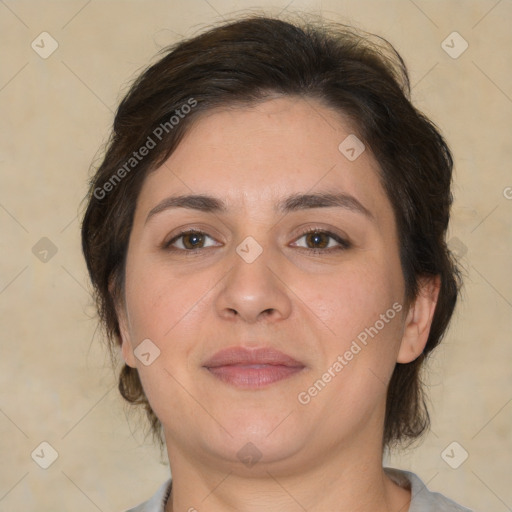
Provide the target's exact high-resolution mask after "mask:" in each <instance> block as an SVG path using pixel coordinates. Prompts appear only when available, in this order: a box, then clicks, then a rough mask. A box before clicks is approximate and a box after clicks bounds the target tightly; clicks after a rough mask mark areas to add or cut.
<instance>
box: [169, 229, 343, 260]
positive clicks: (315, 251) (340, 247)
mask: <svg viewBox="0 0 512 512" xmlns="http://www.w3.org/2000/svg"><path fill="white" fill-rule="evenodd" d="M190 234H194V235H206V236H207V237H208V238H212V237H210V236H209V235H208V234H207V233H205V232H204V231H201V230H198V229H187V230H184V231H181V232H180V233H178V234H177V235H176V236H174V237H173V238H172V239H171V240H169V241H168V242H165V243H164V244H163V249H165V250H167V251H171V252H182V253H185V254H186V255H187V256H195V255H196V254H197V253H198V252H199V251H200V250H201V249H208V247H199V248H197V249H177V248H175V247H172V244H173V243H175V242H176V241H177V240H179V239H180V238H182V237H184V236H185V235H190ZM309 234H319V235H327V236H328V237H329V238H331V239H333V240H334V241H336V242H337V243H338V244H339V245H338V246H336V247H329V248H323V249H318V248H316V249H310V248H308V247H299V249H305V250H306V251H309V252H311V253H313V254H321V253H324V254H325V253H331V252H334V251H344V250H347V249H350V248H351V247H352V244H351V243H350V242H348V241H347V240H345V239H343V238H341V237H340V236H339V235H337V234H335V233H332V232H331V231H327V230H324V229H320V228H312V229H308V230H306V231H303V232H302V233H301V234H300V235H299V236H298V237H297V238H296V239H295V242H297V241H298V240H300V239H301V238H303V237H304V236H306V235H309ZM327 245H329V242H328V244H327Z"/></svg>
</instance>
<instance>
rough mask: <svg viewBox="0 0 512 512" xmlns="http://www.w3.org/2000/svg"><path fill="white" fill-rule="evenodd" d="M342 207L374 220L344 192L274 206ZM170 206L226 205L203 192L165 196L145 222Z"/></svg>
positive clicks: (213, 209) (296, 197) (214, 208)
mask: <svg viewBox="0 0 512 512" xmlns="http://www.w3.org/2000/svg"><path fill="white" fill-rule="evenodd" d="M333 207H335V208H344V209H346V210H350V211H352V212H355V213H359V214H362V215H364V216H365V217H367V218H368V219H370V220H375V218H374V216H373V214H372V213H371V212H370V210H368V209H367V208H366V207H365V206H363V205H362V204H361V202H360V201H358V200H357V199H356V198H355V197H354V196H352V195H350V194H345V193H337V194H333V193H328V192H316V193H313V194H292V195H290V196H288V197H286V198H284V199H282V200H281V201H279V203H278V204H277V206H276V210H277V211H279V212H281V213H288V212H294V211H299V210H307V209H311V208H333ZM172 208H187V209H191V210H198V211H201V212H205V213H225V212H227V211H228V207H227V205H226V203H225V202H224V201H222V200H221V199H218V198H216V197H213V196H208V195H204V194H191V195H180V196H171V197H167V198H165V199H164V200H162V201H160V202H159V203H158V204H157V205H156V206H155V207H154V208H153V209H152V210H151V211H150V212H149V213H148V216H147V217H146V221H145V223H147V222H148V221H149V220H150V218H151V217H154V216H155V215H157V214H158V213H161V212H163V211H166V210H170V209H172Z"/></svg>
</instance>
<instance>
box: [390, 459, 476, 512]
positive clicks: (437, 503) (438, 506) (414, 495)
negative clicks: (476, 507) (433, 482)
mask: <svg viewBox="0 0 512 512" xmlns="http://www.w3.org/2000/svg"><path fill="white" fill-rule="evenodd" d="M384 471H385V472H386V474H387V475H388V476H389V477H390V478H391V479H392V480H393V481H395V482H396V483H397V484H398V485H400V486H401V487H407V488H409V489H410V490H411V505H410V508H409V512H473V511H472V510H470V509H469V508H465V507H463V506H461V505H459V504H457V503H455V502H454V501H452V500H450V499H448V498H447V497H446V496H443V495H442V494H439V493H438V492H432V491H430V490H429V489H428V487H427V486H426V485H425V484H424V483H423V482H422V480H421V479H420V478H419V477H418V476H417V475H416V474H415V473H412V472H410V471H403V470H400V469H394V468H384Z"/></svg>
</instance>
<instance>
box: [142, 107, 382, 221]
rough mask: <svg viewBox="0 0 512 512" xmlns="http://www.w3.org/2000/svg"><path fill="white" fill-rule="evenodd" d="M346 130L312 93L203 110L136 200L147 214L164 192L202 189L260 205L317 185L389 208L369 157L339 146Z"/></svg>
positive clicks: (234, 204)
mask: <svg viewBox="0 0 512 512" xmlns="http://www.w3.org/2000/svg"><path fill="white" fill-rule="evenodd" d="M353 132H354V130H353V129H352V128H351V126H350V125H349V123H348V122H347V121H346V120H345V119H344V118H343V117H342V116H341V115H340V114H339V113H337V112H335V111H333V110H331V109H329V108H328V107H326V106H324V105H323V104H322V103H320V102H319V101H318V100H314V99H311V98H308V99H307V100H306V99H304V98H298V97H280V98H274V99H270V100H266V101H263V102H261V103H258V104H256V105H252V106H230V107H225V108H217V109H215V110H211V111H208V112H207V113H206V114H202V116H201V117H199V118H198V119H196V121H195V122H194V124H193V125H191V127H190V128H189V130H188V132H187V133H186V135H185V137H184V138H183V140H182V141H181V142H180V144H179V145H178V147H177V148H176V150H175V151H174V152H173V154H172V155H171V156H170V157H169V159H168V160H167V162H165V164H164V165H163V166H161V167H160V168H159V169H157V170H156V171H154V172H153V173H151V174H150V175H149V176H148V177H147V179H146V180H145V183H144V186H143V188H142V190H141V193H140V197H139V201H138V204H139V205H140V207H141V209H143V210H146V213H147V211H148V210H149V209H151V208H152V207H154V205H155V203H157V202H159V201H161V200H163V199H165V198H166V197H167V196H169V195H170V194H173V195H174V194H208V195H211V196H215V197H219V198H222V200H223V201H224V202H225V203H226V204H227V205H228V206H230V207H231V208H233V209H234V210H235V209H241V208H255V209H256V208H257V209H262V208H265V204H266V203H268V205H269V206H271V203H275V202H278V201H279V199H280V198H282V197H285V196H289V195H290V194H293V193H305V192H314V191H316V190H321V191H324V192H325V191H332V192H342V193H346V194H351V195H353V196H355V197H356V198H357V199H358V200H359V201H360V202H362V203H363V204H364V205H365V206H366V207H367V208H368V209H369V210H371V211H372V212H373V213H374V214H376V215H379V214H385V213H386V210H389V209H390V205H389V202H388V200H387V198H386V196H385V193H384V191H383V189H382V187H381V184H380V180H379V169H378V165H377V163H376V162H375V160H374V158H373V156H372V155H371V154H370V152H369V151H366V150H365V151H363V152H362V153H361V154H360V156H359V157H357V158H356V159H355V160H353V161H351V160H349V159H348V158H347V157H346V156H345V154H344V153H343V152H342V151H340V144H342V147H343V141H345V140H347V137H349V139H348V140H349V141H351V140H353V139H351V138H350V137H352V138H353V137H354V135H355V134H354V133H353ZM388 213H389V212H388Z"/></svg>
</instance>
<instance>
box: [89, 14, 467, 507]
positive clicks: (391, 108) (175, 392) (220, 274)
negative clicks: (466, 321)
mask: <svg viewBox="0 0 512 512" xmlns="http://www.w3.org/2000/svg"><path fill="white" fill-rule="evenodd" d="M408 97H409V81H408V76H407V71H406V68H405V65H404V63H403V61H402V59H401V58H400V56H399V55H398V54H397V53H396V51H395V50H394V49H393V48H392V46H391V45H390V44H389V43H387V42H386V41H385V40H383V39H380V38H376V37H372V36H370V35H368V34H363V35H360V34H359V33H356V32H355V31H354V30H353V29H349V28H347V27H345V26H341V25H335V24H333V25H329V26H327V25H325V24H323V25H320V24H317V23H300V24H292V23H288V22H284V21H281V20H278V19H272V18H266V17H257V16H251V17H248V18H245V19H238V20H236V21H234V22H228V23H225V24H224V25H222V26H219V27H216V28H214V29H211V30H209V31H208V32H205V33H203V34H201V35H199V36H197V37H194V38H192V39H189V40H186V41H183V42H181V43H179V44H177V45H175V46H174V47H173V48H170V49H168V50H167V52H166V55H165V56H164V57H162V58H161V59H160V60H159V61H158V62H156V63H155V64H154V65H152V66H151V67H149V68H148V69H147V70H146V71H145V72H144V73H143V74H142V75H141V76H140V77H139V78H138V79H137V80H136V82H135V83H134V84H133V86H132V87H131V90H130V91H129V93H128V94H127V95H126V97H125V98H124V99H123V101H122V102H121V104H120V106H119V109H118V111H117V114H116V118H115V121H114V128H113V134H112V137H111V140H110V143H109V145H108V148H107V151H106V154H105V157H104V160H103V162H102V164H101V166H100V167H99V169H98V171H97V172H96V174H95V176H94V177H93V179H92V181H91V187H90V194H89V198H88V206H87V211H86V213H85V216H84V220H83V225H82V244H83V251H84V255H85V259H86V261H87V265H88V270H89V273H90V277H91V280H92V283H93V285H94V287H95V290H96V294H97V300H98V309H99V313H100V317H101V319H102V321H103V323H104V326H105V328H106V332H107V334H108V337H109V340H110V342H111V347H112V348H113V349H115V348H117V347H120V348H121V353H122V357H123V359H124V362H125V364H124V367H123V369H122V371H121V373H120V379H119V389H120V391H121V393H122V395H123V396H124V397H125V398H126V399H127V400H128V401H129V402H131V403H134V404H140V405H142V406H143V407H145V408H146V411H147V414H148V417H149V420H150V422H151V425H152V428H153V432H154V433H155V435H156V436H157V437H160V436H161V437H160V438H163V439H164V440H165V445H166V448H167V453H168V457H169V463H170V467H171V472H172V485H171V480H169V481H168V482H165V483H164V484H163V485H162V486H161V487H160V489H159V490H158V491H157V493H156V494H155V495H154V496H153V498H152V499H151V500H149V501H148V502H146V503H144V504H141V505H140V506H139V507H136V508H134V509H132V511H142V510H144V511H147V512H150V511H151V512H153V511H154V512H163V511H165V512H171V511H174V512H184V511H189V512H191V511H194V510H197V511H202V510H208V511H209V512H214V511H231V510H233V511H234V510H236V511H244V512H252V511H261V510H266V511H269V512H270V511H274V510H276V511H280V512H287V511H300V510H307V511H309V512H315V511H322V512H325V511H333V512H334V511H336V512H343V511H356V510H357V511H361V512H366V511H368V512H369V511H372V512H381V511H382V512H384V511H396V512H398V511H407V510H409V511H410V512H420V511H421V512H423V511H430V510H436V511H443V510H460V511H463V510H468V509H465V508H463V507H461V506H459V505H457V504H455V503H454V502H452V501H450V500H449V499H447V498H445V497H443V496H441V495H440V494H437V493H432V492H430V491H429V490H428V489H427V488H426V487H425V486H424V484H423V483H422V482H421V480H420V479H419V477H417V476H416V475H414V474H413V473H410V472H405V471H400V470H396V469H391V468H383V465H382V455H383V451H384V450H385V449H386V448H391V447H393V446H395V445H397V444H399V443H407V442H411V441H412V440H414V439H416V438H417V437H419V436H420V435H421V434H422V433H423V432H424V431H425V430H426V429H427V428H428V425H429V420H428V412H427V410H426V408H425V404H424V400H423V394H422V388H421V385H420V380H419V373H420V369H421V368H422V365H423V362H424V361H425V359H426V358H427V356H428V354H429V353H430V352H431V351H432V350H433V349H434V348H435V347H436V346H437V345H438V343H439V342H440V340H441V338H442V336H443V334H444V332H445V330H446V328H447V326H448V323H449V321H450V318H451V315H452V312H453V309H454V307H455V303H456V300H457V296H458V291H459V274H458V272H457V268H456V266H455V264H454V262H453V260H452V258H451V255H450V253H449V251H448V249H447V246H446V243H445V235H446V230H447V226H448V220H449V211H450V205H451V201H452V197H451V192H450V186H451V177H452V176H451V174H452V157H451V154H450V151H449V149H448V147H447V145H446V143H445V141H444V140H443V138H442V137H441V135H440V134H439V133H438V131H437V130H436V128H435V126H434V125H433V123H431V122H430V121H429V120H428V119H426V118H425V117H424V116H423V115H422V114H421V113H420V112H418V111H417V110H416V109H415V108H414V107H413V106H412V105H411V103H410V101H409V99H408Z"/></svg>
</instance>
